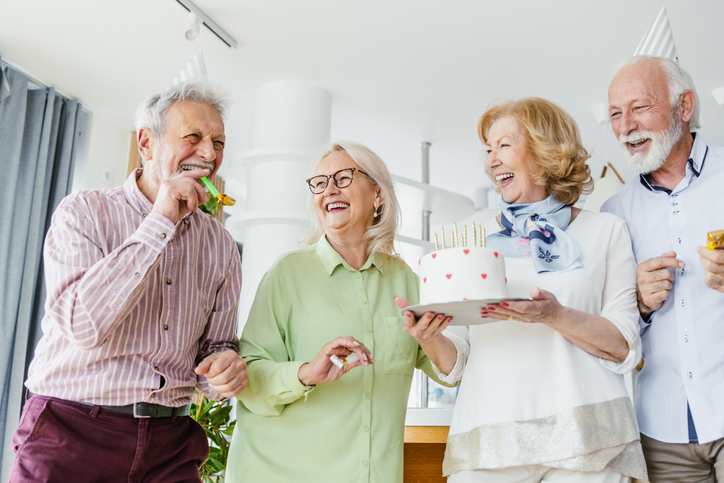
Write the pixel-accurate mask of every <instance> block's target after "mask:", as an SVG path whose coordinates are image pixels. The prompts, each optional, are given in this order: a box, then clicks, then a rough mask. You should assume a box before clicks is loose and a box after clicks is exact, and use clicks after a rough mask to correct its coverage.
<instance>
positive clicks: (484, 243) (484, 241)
mask: <svg viewBox="0 0 724 483" xmlns="http://www.w3.org/2000/svg"><path fill="white" fill-rule="evenodd" d="M486 245H487V240H485V228H483V247H485V246H486Z"/></svg>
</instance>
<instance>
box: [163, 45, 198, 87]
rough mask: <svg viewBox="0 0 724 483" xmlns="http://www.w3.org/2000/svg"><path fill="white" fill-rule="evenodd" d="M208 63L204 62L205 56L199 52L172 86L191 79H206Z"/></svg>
mask: <svg viewBox="0 0 724 483" xmlns="http://www.w3.org/2000/svg"><path fill="white" fill-rule="evenodd" d="M206 76H207V74H206V63H205V62H204V54H203V53H202V52H201V51H200V50H199V51H198V53H197V54H196V55H194V56H193V57H192V58H191V60H190V61H189V63H188V64H186V67H184V68H183V70H182V71H181V72H180V73H179V75H178V76H176V78H175V79H174V80H173V82H172V84H174V85H176V84H178V83H179V82H184V81H187V80H189V79H199V78H204V77H206Z"/></svg>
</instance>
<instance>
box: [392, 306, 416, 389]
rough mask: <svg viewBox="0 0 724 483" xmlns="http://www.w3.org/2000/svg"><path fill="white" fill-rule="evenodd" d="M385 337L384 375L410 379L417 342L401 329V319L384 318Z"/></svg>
mask: <svg viewBox="0 0 724 483" xmlns="http://www.w3.org/2000/svg"><path fill="white" fill-rule="evenodd" d="M385 335H386V337H387V340H386V341H385V374H387V375H399V376H410V377H412V373H413V372H414V370H415V361H416V359H417V341H416V340H415V339H414V337H412V336H411V335H410V334H408V333H407V332H405V329H403V327H402V317H385Z"/></svg>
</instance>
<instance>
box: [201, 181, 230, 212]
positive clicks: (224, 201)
mask: <svg viewBox="0 0 724 483" xmlns="http://www.w3.org/2000/svg"><path fill="white" fill-rule="evenodd" d="M199 179H200V180H201V182H203V183H204V185H205V186H206V187H207V188H208V189H209V191H210V192H211V194H212V195H213V196H214V198H216V201H217V202H218V203H219V204H220V205H225V206H234V204H235V203H236V200H235V199H234V198H232V197H231V196H229V195H222V194H220V193H219V191H218V190H217V189H216V188H215V187H214V185H212V184H211V181H209V178H207V177H206V176H202V177H201V178H199Z"/></svg>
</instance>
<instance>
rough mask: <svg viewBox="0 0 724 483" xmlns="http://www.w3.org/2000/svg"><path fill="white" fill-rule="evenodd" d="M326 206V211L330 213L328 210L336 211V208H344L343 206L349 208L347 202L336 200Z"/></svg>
mask: <svg viewBox="0 0 724 483" xmlns="http://www.w3.org/2000/svg"><path fill="white" fill-rule="evenodd" d="M326 208H327V213H330V212H332V211H336V210H344V209H345V208H349V203H343V202H340V201H337V202H334V203H329V204H328V205H327V206H326Z"/></svg>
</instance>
